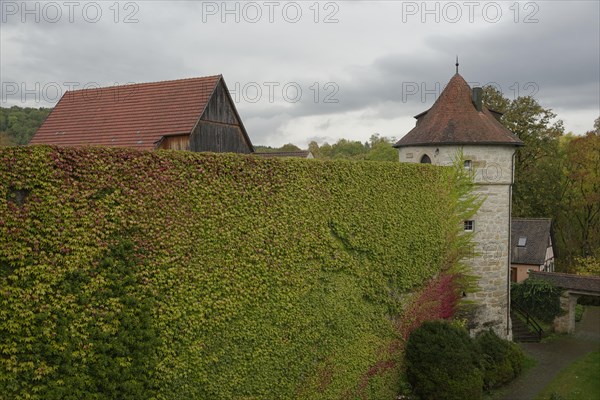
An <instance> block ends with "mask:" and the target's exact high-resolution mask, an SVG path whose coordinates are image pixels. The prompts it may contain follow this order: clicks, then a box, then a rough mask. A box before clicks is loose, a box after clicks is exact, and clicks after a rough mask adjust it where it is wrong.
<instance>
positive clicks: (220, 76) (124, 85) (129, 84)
mask: <svg viewBox="0 0 600 400" xmlns="http://www.w3.org/2000/svg"><path fill="white" fill-rule="evenodd" d="M222 77H223V74H217V75H207V76H196V77H190V78H179V79H166V80H163V81H156V82H128V83H124V84H119V83H118V82H115V83H116V85H115V84H113V85H112V86H100V87H91V88H83V89H73V90H67V91H65V93H73V92H83V91H86V90H90V91H91V90H101V89H113V88H115V87H119V88H121V87H132V86H141V85H159V84H165V83H175V82H182V81H196V80H199V79H209V78H222Z"/></svg>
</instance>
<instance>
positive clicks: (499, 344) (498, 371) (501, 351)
mask: <svg viewBox="0 0 600 400" xmlns="http://www.w3.org/2000/svg"><path fill="white" fill-rule="evenodd" d="M476 343H477V345H478V347H479V349H480V351H481V361H480V365H481V368H482V371H483V384H484V388H485V389H486V390H489V389H493V388H497V387H499V386H502V385H504V384H506V383H508V382H510V381H512V380H513V379H514V378H515V377H516V376H517V375H519V374H520V373H521V371H522V369H523V362H524V361H525V355H524V354H523V351H522V350H521V349H520V348H519V347H518V346H517V345H515V344H514V343H511V342H509V341H507V340H504V339H501V338H499V337H498V336H497V335H496V334H495V333H494V332H493V331H491V330H489V331H485V332H482V333H480V334H479V335H478V336H477V338H476Z"/></svg>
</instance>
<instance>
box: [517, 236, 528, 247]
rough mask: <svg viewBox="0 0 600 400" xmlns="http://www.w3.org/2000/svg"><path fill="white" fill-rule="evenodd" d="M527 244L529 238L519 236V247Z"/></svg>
mask: <svg viewBox="0 0 600 400" xmlns="http://www.w3.org/2000/svg"><path fill="white" fill-rule="evenodd" d="M526 244H527V238H526V237H520V238H519V243H517V246H518V247H525V245H526Z"/></svg>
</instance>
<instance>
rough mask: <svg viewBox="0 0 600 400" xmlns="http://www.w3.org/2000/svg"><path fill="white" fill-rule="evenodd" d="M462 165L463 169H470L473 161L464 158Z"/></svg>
mask: <svg viewBox="0 0 600 400" xmlns="http://www.w3.org/2000/svg"><path fill="white" fill-rule="evenodd" d="M464 166H465V169H468V170H470V169H471V168H473V163H472V162H471V160H465V162H464Z"/></svg>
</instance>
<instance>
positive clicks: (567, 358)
mask: <svg viewBox="0 0 600 400" xmlns="http://www.w3.org/2000/svg"><path fill="white" fill-rule="evenodd" d="M519 345H520V346H521V347H522V348H523V350H524V351H525V353H527V354H528V355H529V356H531V357H533V358H535V359H536V361H537V364H536V365H535V366H534V367H533V368H531V369H530V370H528V371H527V372H526V373H525V374H523V375H522V376H520V377H519V378H517V379H516V380H515V381H513V382H512V383H511V384H510V385H509V386H508V387H507V388H506V389H505V390H503V391H502V392H501V393H500V394H498V395H497V396H494V398H495V399H501V400H532V399H534V398H535V396H537V394H538V393H540V392H541V391H542V390H543V389H544V388H545V387H546V385H548V383H550V381H552V379H553V378H554V377H555V376H556V375H557V374H558V373H559V372H560V371H561V370H562V369H563V368H564V367H566V366H567V365H569V364H571V363H572V362H573V361H575V360H576V359H578V358H579V357H581V356H583V355H585V354H587V353H590V352H592V351H595V350H600V307H586V310H585V313H584V314H583V318H582V319H581V321H580V322H578V323H577V324H576V326H575V334H573V335H571V336H563V337H559V338H556V339H554V340H551V341H549V342H546V343H519Z"/></svg>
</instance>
